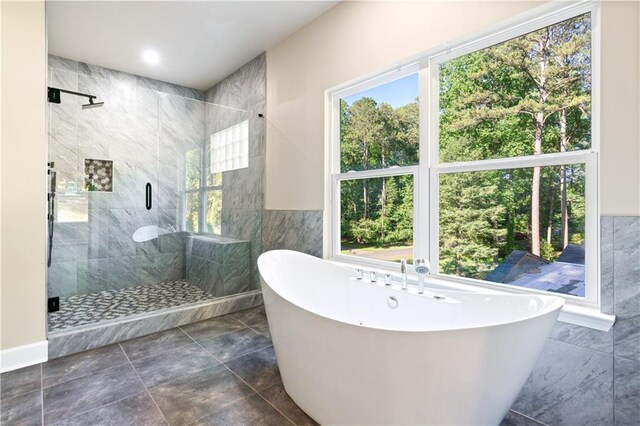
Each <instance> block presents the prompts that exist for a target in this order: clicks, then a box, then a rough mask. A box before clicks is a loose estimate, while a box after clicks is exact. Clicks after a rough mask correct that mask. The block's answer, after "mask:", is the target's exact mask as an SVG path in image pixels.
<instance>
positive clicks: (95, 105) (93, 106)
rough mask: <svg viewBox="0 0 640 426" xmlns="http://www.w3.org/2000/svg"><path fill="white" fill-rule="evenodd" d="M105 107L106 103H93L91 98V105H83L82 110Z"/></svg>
mask: <svg viewBox="0 0 640 426" xmlns="http://www.w3.org/2000/svg"><path fill="white" fill-rule="evenodd" d="M103 105H104V102H93V98H89V103H88V104H83V105H82V109H89V108H100V107H101V106H103Z"/></svg>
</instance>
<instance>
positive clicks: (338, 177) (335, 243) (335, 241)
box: [329, 64, 427, 269]
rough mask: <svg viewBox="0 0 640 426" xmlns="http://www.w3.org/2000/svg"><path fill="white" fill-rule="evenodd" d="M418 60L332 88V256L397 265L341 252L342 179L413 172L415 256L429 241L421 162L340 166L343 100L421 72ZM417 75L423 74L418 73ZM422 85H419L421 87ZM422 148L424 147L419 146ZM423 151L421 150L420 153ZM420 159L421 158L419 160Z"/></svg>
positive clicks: (351, 260) (379, 265) (339, 258)
mask: <svg viewBox="0 0 640 426" xmlns="http://www.w3.org/2000/svg"><path fill="white" fill-rule="evenodd" d="M418 71H419V70H418V66H417V64H410V65H409V66H406V67H398V69H395V70H393V71H391V72H387V73H384V74H382V75H379V76H376V77H375V78H373V79H370V80H368V81H364V82H361V83H358V84H354V85H352V86H350V87H348V88H346V89H345V90H339V91H335V92H333V93H332V94H331V95H330V96H331V108H332V113H331V117H332V120H331V134H332V141H333V142H332V149H331V161H330V163H331V164H330V179H331V184H330V185H331V186H330V188H331V189H330V191H331V200H332V204H331V221H330V222H331V225H330V234H331V236H330V248H329V253H330V254H329V257H330V258H331V259H334V260H337V261H342V262H347V263H358V264H362V265H367V266H370V267H380V268H386V269H389V268H394V267H395V265H396V264H395V263H394V262H389V261H385V260H377V259H370V258H364V257H359V256H353V255H348V254H342V252H341V241H340V237H341V232H340V230H341V224H340V205H341V203H340V201H341V199H340V182H342V181H350V180H358V179H370V178H385V177H391V176H408V175H411V176H413V201H414V203H413V258H414V259H416V258H417V257H416V256H417V254H418V253H420V252H421V250H418V245H420V244H421V243H420V241H423V242H422V245H425V246H426V245H427V244H426V241H427V240H423V239H421V238H420V230H421V229H423V228H426V226H424V225H421V224H420V219H419V207H418V200H419V197H418V194H419V193H420V188H421V186H420V177H419V176H420V172H419V166H418V165H412V166H391V167H386V168H380V169H372V170H361V171H348V172H341V170H340V153H341V150H340V148H341V147H340V100H341V99H342V98H346V97H348V96H350V95H353V94H356V93H360V92H362V91H364V90H367V89H370V88H372V87H376V86H380V85H382V84H387V83H391V82H392V81H395V80H398V79H401V78H403V77H406V76H408V75H411V74H416V73H418ZM418 78H420V77H419V76H418ZM419 88H420V85H419V86H418V89H419ZM418 111H420V108H419V109H418ZM420 146H422V132H420ZM420 152H421V150H420ZM420 155H421V154H420ZM420 161H421V158H420V159H419V161H418V162H420ZM408 267H409V269H412V268H413V265H411V264H410V265H408Z"/></svg>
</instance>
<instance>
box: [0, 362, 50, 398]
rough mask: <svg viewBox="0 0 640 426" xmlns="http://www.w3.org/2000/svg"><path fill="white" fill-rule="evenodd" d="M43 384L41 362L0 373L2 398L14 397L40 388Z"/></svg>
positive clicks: (0, 393)
mask: <svg viewBox="0 0 640 426" xmlns="http://www.w3.org/2000/svg"><path fill="white" fill-rule="evenodd" d="M41 385H42V377H41V368H40V364H38V365H32V366H30V367H25V368H21V369H19V370H13V371H9V372H7V373H2V375H0V395H2V396H1V398H0V399H5V398H13V397H14V396H17V395H21V394H23V393H28V392H32V391H34V390H37V389H40V386H41Z"/></svg>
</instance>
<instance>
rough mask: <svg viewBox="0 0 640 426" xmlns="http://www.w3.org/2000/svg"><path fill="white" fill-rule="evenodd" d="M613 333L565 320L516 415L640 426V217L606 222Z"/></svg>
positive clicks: (606, 301) (605, 299) (607, 300)
mask: <svg viewBox="0 0 640 426" xmlns="http://www.w3.org/2000/svg"><path fill="white" fill-rule="evenodd" d="M600 232H601V280H602V296H601V297H602V306H603V310H604V311H605V312H607V313H613V314H615V315H616V318H617V319H616V323H615V324H614V326H613V328H612V329H611V330H610V331H609V332H602V331H597V330H593V329H589V328H585V327H580V326H576V325H572V324H566V323H562V322H558V323H557V324H556V327H555V329H554V330H553V333H552V335H551V338H550V339H549V341H548V342H547V345H546V347H545V349H544V352H543V354H542V356H541V357H540V359H539V360H538V362H537V364H536V366H535V368H534V370H533V373H532V374H531V376H530V377H529V380H528V381H527V384H526V385H525V387H524V388H523V390H522V392H521V394H520V396H519V397H518V399H517V401H516V403H515V404H514V405H513V407H512V409H513V410H514V411H517V412H520V413H522V414H525V415H527V416H529V417H531V418H534V419H536V420H538V421H540V422H543V423H546V424H550V425H551V424H567V425H569V424H571V425H573V424H576V425H577V424H579V425H613V424H615V425H629V426H630V425H638V424H640V217H622V216H615V217H613V216H603V217H602V218H601V230H600Z"/></svg>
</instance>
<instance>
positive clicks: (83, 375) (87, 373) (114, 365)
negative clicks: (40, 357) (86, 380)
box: [42, 343, 128, 389]
mask: <svg viewBox="0 0 640 426" xmlns="http://www.w3.org/2000/svg"><path fill="white" fill-rule="evenodd" d="M116 344H117V345H119V343H112V344H110V345H107V346H112V345H116ZM107 346H100V347H97V348H93V349H87V350H86V351H82V352H77V353H75V354H71V355H66V356H64V357H60V358H54V359H53V360H52V361H56V360H59V359H62V358H66V357H67V356H75V355H79V354H82V353H84V352H90V351H94V350H97V349H101V348H106V347H107ZM120 350H121V351H122V352H123V353H124V350H123V349H122V347H120ZM124 355H125V356H126V355H127V354H126V353H124ZM127 361H128V360H127ZM127 361H122V362H121V363H115V364H113V365H109V366H108V367H105V368H101V369H99V370H92V371H88V372H86V373H83V374H80V375H79V376H73V377H69V378H67V379H63V380H62V381H61V382H58V383H54V384H52V385H50V386H47V387H46V389H48V388H52V387H54V386H58V385H61V384H63V383H67V382H70V381H72V380H76V379H81V378H83V377H87V376H90V375H92V374H98V373H102V372H103V371H106V370H109V369H111V368H115V367H120V366H122V365H125V364H127ZM50 377H51V378H55V377H56V376H50ZM57 377H60V376H57ZM44 379H45V377H44V371H43V373H42V387H43V388H44Z"/></svg>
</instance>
